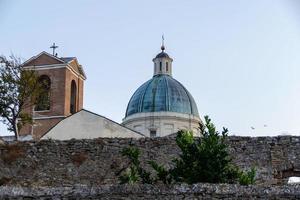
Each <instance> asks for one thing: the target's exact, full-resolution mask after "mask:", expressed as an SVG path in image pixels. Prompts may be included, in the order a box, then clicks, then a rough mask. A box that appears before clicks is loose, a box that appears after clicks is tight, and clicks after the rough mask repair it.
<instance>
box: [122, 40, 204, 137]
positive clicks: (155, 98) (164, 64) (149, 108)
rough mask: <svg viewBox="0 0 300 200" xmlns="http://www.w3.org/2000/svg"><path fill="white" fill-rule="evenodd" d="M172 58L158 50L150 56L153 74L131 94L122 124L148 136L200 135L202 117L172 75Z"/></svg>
mask: <svg viewBox="0 0 300 200" xmlns="http://www.w3.org/2000/svg"><path fill="white" fill-rule="evenodd" d="M172 62H173V59H172V58H171V57H170V56H169V55H168V54H167V53H166V52H165V47H164V45H162V47H161V52H160V53H159V54H158V55H157V56H156V57H155V58H154V59H153V63H154V75H153V77H152V78H151V79H150V80H148V81H147V82H145V83H144V84H143V85H141V86H140V87H139V88H138V89H137V90H136V91H135V92H134V94H133V96H132V97H131V99H130V101H129V103H128V106H127V109H126V114H125V118H124V119H123V124H124V125H125V126H127V127H129V128H131V129H134V130H136V131H139V132H141V133H142V134H144V135H145V136H148V137H162V136H167V135H169V134H172V133H175V132H177V131H178V130H181V129H186V130H192V131H193V132H194V134H195V135H197V136H200V129H199V125H200V123H202V122H201V119H200V117H199V114H198V109H197V105H196V103H195V101H194V98H193V97H192V95H191V94H190V93H189V91H188V90H187V89H186V88H185V87H184V86H183V85H182V84H181V83H180V82H178V81H177V80H176V79H174V78H173V77H172V67H173V66H172Z"/></svg>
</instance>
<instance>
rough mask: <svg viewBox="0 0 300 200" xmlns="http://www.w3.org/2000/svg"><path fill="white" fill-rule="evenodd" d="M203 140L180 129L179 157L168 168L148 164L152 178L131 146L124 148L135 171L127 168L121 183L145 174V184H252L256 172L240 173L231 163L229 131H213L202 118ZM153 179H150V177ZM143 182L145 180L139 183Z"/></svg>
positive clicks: (206, 119) (154, 163) (131, 181)
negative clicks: (203, 122)
mask: <svg viewBox="0 0 300 200" xmlns="http://www.w3.org/2000/svg"><path fill="white" fill-rule="evenodd" d="M200 129H201V131H202V137H199V138H195V137H194V136H193V133H192V132H191V131H185V130H181V131H179V132H178V133H177V136H176V144H177V145H178V147H179V148H180V150H181V153H180V154H179V157H178V158H175V159H173V160H172V166H173V167H171V168H170V169H166V168H165V167H164V166H163V165H160V164H158V163H156V162H155V161H149V162H148V163H149V164H150V166H152V168H153V170H154V171H155V172H156V174H155V175H154V178H149V177H151V176H150V174H151V173H149V172H146V171H145V170H142V168H141V167H140V162H139V156H140V152H139V150H138V149H137V148H134V147H130V148H129V149H128V148H127V149H125V151H123V152H126V153H123V155H125V156H127V157H128V158H129V159H130V160H131V163H133V166H137V167H135V168H132V166H130V168H129V169H128V171H127V172H126V174H125V175H124V177H126V178H124V177H123V182H122V183H135V182H137V181H139V180H140V178H141V179H142V180H143V178H142V176H141V173H139V171H143V172H144V173H146V174H147V177H148V178H149V180H151V181H150V182H148V183H155V182H158V181H160V182H162V183H165V184H170V183H175V182H185V183H188V184H193V183H199V182H206V183H237V182H238V183H240V184H242V185H248V184H254V182H255V169H254V168H252V169H251V170H250V171H248V172H243V171H242V170H240V169H239V168H238V167H237V166H235V165H234V164H233V163H232V159H231V157H230V155H229V152H228V144H227V143H226V138H227V136H228V130H227V129H226V128H223V131H222V133H219V132H218V131H216V127H215V126H214V124H213V123H212V122H211V120H210V118H209V117H208V116H205V124H204V125H200ZM152 177H153V176H152ZM142 182H144V183H145V181H142Z"/></svg>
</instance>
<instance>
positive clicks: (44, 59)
mask: <svg viewBox="0 0 300 200" xmlns="http://www.w3.org/2000/svg"><path fill="white" fill-rule="evenodd" d="M23 68H24V69H30V70H35V71H36V72H37V75H38V78H39V79H38V80H39V83H40V84H42V86H43V89H44V90H45V91H46V92H45V93H44V94H43V95H41V96H39V97H38V99H37V102H36V105H34V106H29V107H26V108H25V109H24V110H23V112H27V113H31V114H32V118H33V125H26V126H24V127H23V128H22V129H21V130H20V133H19V135H20V136H22V137H24V136H32V138H33V139H40V138H41V137H42V136H43V135H44V134H45V133H46V132H48V131H49V130H50V129H51V128H52V127H54V126H55V125H56V124H57V123H58V122H60V121H61V120H63V119H64V118H66V117H67V116H69V115H72V114H74V113H76V112H78V111H79V110H81V109H82V107H83V88H84V81H85V79H86V76H85V73H84V71H83V68H82V66H81V65H80V64H79V63H78V61H77V59H76V58H75V57H60V58H59V57H57V56H55V55H51V54H49V53H47V52H41V53H40V54H38V55H37V56H34V57H32V58H30V59H29V60H27V61H26V62H24V63H23ZM62 134H63V133H62Z"/></svg>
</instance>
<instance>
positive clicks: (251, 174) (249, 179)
mask: <svg viewBox="0 0 300 200" xmlns="http://www.w3.org/2000/svg"><path fill="white" fill-rule="evenodd" d="M255 175H256V170H255V168H254V167H252V168H251V169H250V170H249V171H247V172H241V173H240V175H239V184H241V185H252V184H254V183H255Z"/></svg>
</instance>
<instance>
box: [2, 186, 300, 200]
mask: <svg viewBox="0 0 300 200" xmlns="http://www.w3.org/2000/svg"><path fill="white" fill-rule="evenodd" d="M299 197H300V187H299V185H298V186H297V185H295V186H280V187H279V186H272V187H259V186H248V187H245V186H239V185H226V184H219V185H215V184H195V185H172V186H165V185H155V186H153V185H102V186H97V187H88V186H80V185H77V186H72V187H37V188H28V187H0V199H8V200H9V199H42V200H43V199H223V200H229V199H230V200H231V199H278V200H280V199H299Z"/></svg>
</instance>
